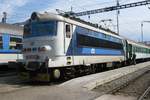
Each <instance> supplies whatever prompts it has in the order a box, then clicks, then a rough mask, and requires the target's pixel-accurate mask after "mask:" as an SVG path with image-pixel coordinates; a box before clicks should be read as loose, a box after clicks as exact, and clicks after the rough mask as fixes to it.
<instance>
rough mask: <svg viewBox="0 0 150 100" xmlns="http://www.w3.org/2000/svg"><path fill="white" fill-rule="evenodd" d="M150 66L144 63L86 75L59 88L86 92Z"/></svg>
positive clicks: (148, 63)
mask: <svg viewBox="0 0 150 100" xmlns="http://www.w3.org/2000/svg"><path fill="white" fill-rule="evenodd" d="M149 65H150V62H145V63H141V64H137V65H132V66H128V67H123V68H119V69H115V70H110V71H106V72H101V73H97V74H93V75H87V76H84V77H80V78H76V79H72V80H70V81H67V82H65V83H63V84H61V85H60V86H61V87H67V88H70V89H73V90H78V89H81V88H82V89H84V90H85V91H86V90H92V89H93V88H95V87H97V86H99V85H102V84H105V83H107V82H110V81H112V80H114V79H117V78H120V77H122V76H124V75H128V74H130V73H133V72H135V71H138V70H140V69H143V68H145V67H147V66H149Z"/></svg>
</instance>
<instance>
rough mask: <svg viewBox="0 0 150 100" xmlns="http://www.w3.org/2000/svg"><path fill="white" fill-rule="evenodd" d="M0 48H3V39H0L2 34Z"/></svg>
mask: <svg viewBox="0 0 150 100" xmlns="http://www.w3.org/2000/svg"><path fill="white" fill-rule="evenodd" d="M0 49H3V39H2V36H0Z"/></svg>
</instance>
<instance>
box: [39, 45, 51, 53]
mask: <svg viewBox="0 0 150 100" xmlns="http://www.w3.org/2000/svg"><path fill="white" fill-rule="evenodd" d="M51 50H52V47H51V46H49V45H45V46H43V47H40V48H39V51H40V52H42V51H51Z"/></svg>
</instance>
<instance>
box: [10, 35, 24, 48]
mask: <svg viewBox="0 0 150 100" xmlns="http://www.w3.org/2000/svg"><path fill="white" fill-rule="evenodd" d="M9 48H10V49H13V50H21V49H22V38H17V37H10V43H9Z"/></svg>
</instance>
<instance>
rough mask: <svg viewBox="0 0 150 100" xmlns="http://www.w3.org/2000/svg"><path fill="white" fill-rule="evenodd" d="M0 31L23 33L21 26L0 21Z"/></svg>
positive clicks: (15, 33) (14, 33)
mask: <svg viewBox="0 0 150 100" xmlns="http://www.w3.org/2000/svg"><path fill="white" fill-rule="evenodd" d="M0 33H8V34H13V35H23V27H21V26H16V25H12V24H6V23H0Z"/></svg>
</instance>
